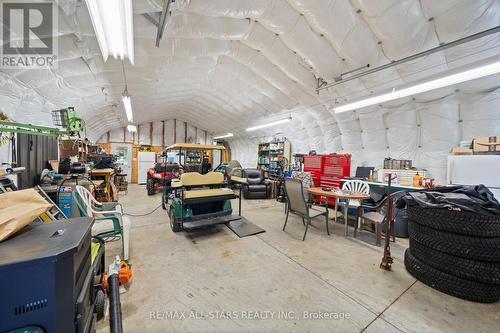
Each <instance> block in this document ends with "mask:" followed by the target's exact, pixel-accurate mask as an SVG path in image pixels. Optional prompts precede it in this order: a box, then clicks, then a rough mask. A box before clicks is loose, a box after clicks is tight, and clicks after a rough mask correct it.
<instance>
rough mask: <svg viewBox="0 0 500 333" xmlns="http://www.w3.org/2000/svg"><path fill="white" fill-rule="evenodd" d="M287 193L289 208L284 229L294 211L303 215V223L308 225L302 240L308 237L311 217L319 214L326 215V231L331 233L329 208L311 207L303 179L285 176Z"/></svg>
mask: <svg viewBox="0 0 500 333" xmlns="http://www.w3.org/2000/svg"><path fill="white" fill-rule="evenodd" d="M285 194H286V198H287V202H288V208H287V211H286V219H285V224H284V225H283V231H285V227H286V223H287V221H288V214H289V213H293V214H296V215H298V216H300V217H302V224H304V225H305V226H306V231H305V232H304V237H302V240H305V239H306V234H307V229H308V228H309V224H311V219H312V218H314V217H317V216H322V215H324V216H325V224H326V232H327V233H328V235H330V228H329V226H328V208H325V210H324V211H321V210H319V209H316V208H313V207H309V205H308V203H307V201H306V198H305V197H304V188H303V185H302V181H300V180H297V179H291V178H285Z"/></svg>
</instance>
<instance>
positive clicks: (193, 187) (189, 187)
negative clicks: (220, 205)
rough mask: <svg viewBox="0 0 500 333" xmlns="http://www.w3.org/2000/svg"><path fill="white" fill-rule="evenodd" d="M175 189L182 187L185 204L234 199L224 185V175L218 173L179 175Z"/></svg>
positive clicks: (232, 193) (231, 192) (232, 194)
mask: <svg viewBox="0 0 500 333" xmlns="http://www.w3.org/2000/svg"><path fill="white" fill-rule="evenodd" d="M172 185H173V186H175V187H184V191H183V199H184V201H185V202H186V203H189V202H193V201H204V202H208V201H218V200H227V199H233V198H235V195H234V192H233V191H232V190H231V189H229V188H227V187H222V186H223V185H224V175H223V174H222V173H220V172H208V173H206V174H204V175H202V174H200V173H198V172H187V173H184V174H182V175H181V179H180V181H178V182H175V184H174V183H172Z"/></svg>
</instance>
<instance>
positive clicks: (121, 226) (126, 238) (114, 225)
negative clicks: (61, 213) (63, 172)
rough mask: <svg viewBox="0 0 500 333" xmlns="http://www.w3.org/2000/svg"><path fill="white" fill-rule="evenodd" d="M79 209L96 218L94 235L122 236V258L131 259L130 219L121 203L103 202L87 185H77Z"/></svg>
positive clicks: (75, 192)
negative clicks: (124, 214) (124, 213)
mask: <svg viewBox="0 0 500 333" xmlns="http://www.w3.org/2000/svg"><path fill="white" fill-rule="evenodd" d="M73 197H74V199H75V202H76V205H77V207H78V211H79V212H80V215H81V216H85V217H93V218H94V219H95V223H94V226H93V227H92V235H94V236H98V237H101V238H109V237H115V236H120V238H121V241H122V258H123V260H128V259H129V243H130V219H129V218H128V217H126V216H123V209H122V206H121V204H119V203H101V202H99V201H97V200H96V199H95V198H94V196H93V195H92V194H91V193H90V192H89V190H87V189H86V188H85V187H83V186H80V185H77V186H76V191H74V192H73Z"/></svg>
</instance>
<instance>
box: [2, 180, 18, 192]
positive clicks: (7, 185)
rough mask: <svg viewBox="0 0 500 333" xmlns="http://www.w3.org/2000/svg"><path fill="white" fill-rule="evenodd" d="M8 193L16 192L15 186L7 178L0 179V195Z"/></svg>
mask: <svg viewBox="0 0 500 333" xmlns="http://www.w3.org/2000/svg"><path fill="white" fill-rule="evenodd" d="M10 191H17V187H16V185H14V183H13V182H12V181H11V180H10V179H9V178H7V177H5V178H3V177H1V178H0V193H6V192H10Z"/></svg>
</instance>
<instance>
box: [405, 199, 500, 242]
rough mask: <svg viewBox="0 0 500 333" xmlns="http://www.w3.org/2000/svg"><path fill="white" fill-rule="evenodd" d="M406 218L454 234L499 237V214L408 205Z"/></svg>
mask: <svg viewBox="0 0 500 333" xmlns="http://www.w3.org/2000/svg"><path fill="white" fill-rule="evenodd" d="M407 211H408V218H409V219H410V220H412V221H415V222H417V223H418V224H421V225H425V226H427V227H431V228H434V229H438V230H443V231H449V232H453V233H456V234H461V235H468V236H478V237H500V216H487V215H480V214H477V213H472V212H467V211H455V210H448V209H437V208H422V207H420V206H418V205H414V206H409V207H408V209H407Z"/></svg>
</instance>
